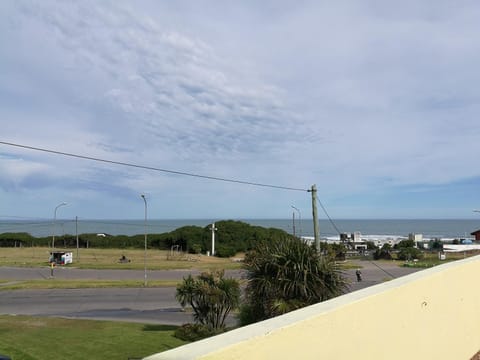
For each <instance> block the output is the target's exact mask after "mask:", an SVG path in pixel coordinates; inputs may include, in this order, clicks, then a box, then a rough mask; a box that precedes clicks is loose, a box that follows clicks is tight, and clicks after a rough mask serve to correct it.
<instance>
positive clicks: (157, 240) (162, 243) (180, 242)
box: [0, 220, 290, 257]
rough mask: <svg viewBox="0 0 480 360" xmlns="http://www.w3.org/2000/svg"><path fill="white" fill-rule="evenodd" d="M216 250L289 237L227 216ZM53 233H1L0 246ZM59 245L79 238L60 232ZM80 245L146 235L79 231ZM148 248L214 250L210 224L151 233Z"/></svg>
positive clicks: (115, 243) (28, 243) (117, 243)
mask: <svg viewBox="0 0 480 360" xmlns="http://www.w3.org/2000/svg"><path fill="white" fill-rule="evenodd" d="M215 227H216V228H217V232H216V237H215V239H216V250H217V255H218V256H220V257H230V256H233V255H234V254H235V253H238V252H244V251H247V250H248V249H251V248H252V247H253V245H254V244H255V243H256V242H257V241H263V240H273V239H279V238H284V237H289V236H290V235H289V234H287V233H286V232H285V231H283V230H279V229H273V228H269V229H267V228H264V227H261V226H252V225H249V224H247V223H244V222H241V221H233V220H225V221H219V222H217V223H215ZM51 241H52V238H51V237H39V238H37V237H33V236H31V235H30V234H28V233H3V234H0V247H47V248H48V247H49V246H51ZM55 245H56V247H57V248H63V249H72V248H76V247H77V239H76V237H75V236H73V235H63V236H57V237H56V240H55ZM78 245H79V247H80V248H82V249H87V248H88V249H113V248H115V249H143V248H144V245H145V238H144V235H143V234H139V235H133V236H126V235H116V236H113V235H107V236H98V235H97V234H80V235H79V237H78ZM147 246H148V248H149V249H152V248H153V249H157V250H172V249H177V250H181V251H184V252H187V253H192V254H198V253H206V252H207V251H211V230H210V226H205V227H199V226H183V227H181V228H178V229H176V230H174V231H171V232H168V233H163V234H148V237H147Z"/></svg>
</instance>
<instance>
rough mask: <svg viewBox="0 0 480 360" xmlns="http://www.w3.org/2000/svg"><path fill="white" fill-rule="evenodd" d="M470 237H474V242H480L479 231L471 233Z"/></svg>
mask: <svg viewBox="0 0 480 360" xmlns="http://www.w3.org/2000/svg"><path fill="white" fill-rule="evenodd" d="M470 235H473V236H475V241H480V229H479V230H476V231H474V232H472V233H471V234H470Z"/></svg>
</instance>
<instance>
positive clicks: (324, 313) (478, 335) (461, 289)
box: [147, 256, 480, 360]
mask: <svg viewBox="0 0 480 360" xmlns="http://www.w3.org/2000/svg"><path fill="white" fill-rule="evenodd" d="M479 277H480V257H479V256H476V257H472V258H469V259H465V260H461V261H457V262H453V263H448V264H444V265H441V266H437V267H434V268H431V269H428V270H423V271H419V272H416V273H414V274H411V275H407V276H404V277H401V278H398V279H395V280H391V281H388V282H385V283H382V284H379V285H376V286H372V287H370V288H366V289H363V290H359V291H356V292H353V293H349V294H346V295H343V296H340V297H337V298H335V299H332V300H329V301H326V302H323V303H319V304H316V305H312V306H309V307H306V308H303V309H300V310H297V311H294V312H291V313H288V314H286V315H283V316H279V317H277V318H274V319H270V320H267V321H263V322H260V323H257V324H253V325H250V326H246V327H243V328H239V329H236V330H232V331H230V332H228V333H225V334H221V335H219V336H215V337H212V338H209V339H206V340H202V341H198V342H195V343H191V344H188V345H185V346H182V347H179V348H176V349H173V350H170V351H166V352H163V353H159V354H155V355H152V356H150V357H148V358H147V359H148V360H160V359H162V360H164V359H176V360H181V359H209V360H228V359H235V360H239V359H240V360H241V359H245V360H247V359H248V360H251V359H299V360H300V359H302V360H304V359H329V360H333V359H369V360H370V359H382V360H384V359H402V360H405V359H435V360H439V359H445V360H462V359H465V360H469V359H471V358H472V357H473V356H474V354H476V353H477V352H478V351H479V350H480V283H479Z"/></svg>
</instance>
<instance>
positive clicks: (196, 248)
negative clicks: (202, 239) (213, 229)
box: [189, 244, 202, 254]
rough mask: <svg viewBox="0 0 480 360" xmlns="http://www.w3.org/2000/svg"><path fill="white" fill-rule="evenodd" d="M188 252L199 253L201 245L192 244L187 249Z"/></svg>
mask: <svg viewBox="0 0 480 360" xmlns="http://www.w3.org/2000/svg"><path fill="white" fill-rule="evenodd" d="M189 252H190V254H200V253H201V252H202V245H200V244H193V245H192V246H191V247H190V249H189Z"/></svg>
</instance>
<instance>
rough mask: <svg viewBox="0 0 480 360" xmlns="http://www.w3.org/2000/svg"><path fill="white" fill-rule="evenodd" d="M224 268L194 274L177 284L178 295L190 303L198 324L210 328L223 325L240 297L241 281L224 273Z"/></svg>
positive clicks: (182, 301)
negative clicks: (225, 275) (226, 276)
mask: <svg viewBox="0 0 480 360" xmlns="http://www.w3.org/2000/svg"><path fill="white" fill-rule="evenodd" d="M223 275H224V271H223V270H217V271H213V272H204V273H202V274H200V275H199V276H198V277H196V278H193V277H192V275H189V276H188V277H186V278H184V279H183V282H182V283H181V284H180V285H178V286H177V292H176V298H177V300H178V301H179V302H180V304H181V305H182V306H183V307H185V306H186V305H190V306H191V307H192V310H193V319H194V321H195V322H196V323H197V324H201V325H204V326H207V327H208V328H210V329H214V330H217V329H222V328H224V327H225V320H226V318H227V316H228V314H229V313H230V312H231V311H232V310H233V309H235V308H236V307H237V306H238V304H239V301H240V285H239V282H238V281H237V280H236V279H233V278H229V279H226V278H224V277H223Z"/></svg>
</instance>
